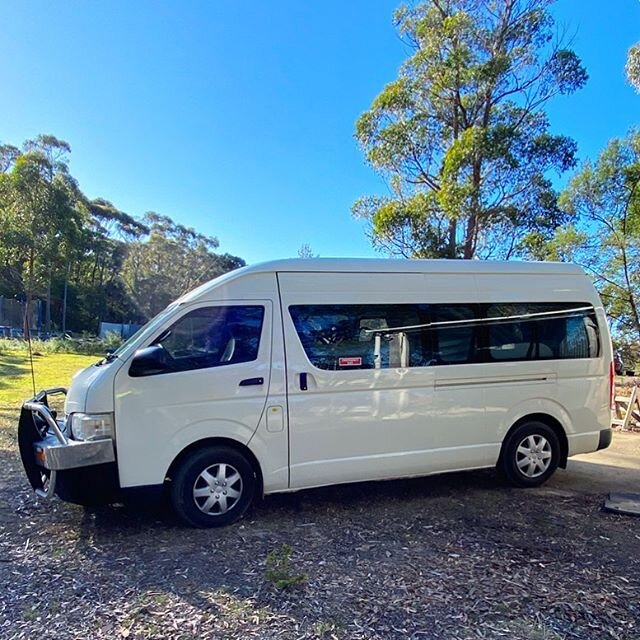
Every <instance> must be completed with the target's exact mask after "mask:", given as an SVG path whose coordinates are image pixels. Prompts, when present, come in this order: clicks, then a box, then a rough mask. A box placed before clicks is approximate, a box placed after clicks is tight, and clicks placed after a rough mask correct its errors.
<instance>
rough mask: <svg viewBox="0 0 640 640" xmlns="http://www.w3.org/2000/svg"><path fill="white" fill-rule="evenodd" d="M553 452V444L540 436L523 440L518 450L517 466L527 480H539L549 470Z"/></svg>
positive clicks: (531, 436)
mask: <svg viewBox="0 0 640 640" xmlns="http://www.w3.org/2000/svg"><path fill="white" fill-rule="evenodd" d="M552 456H553V452H552V450H551V443H550V442H549V441H548V440H547V439H546V438H545V437H544V436H541V435H539V434H532V435H530V436H527V437H526V438H523V439H522V441H521V442H520V444H519V445H518V448H517V449H516V466H517V467H518V470H519V471H520V473H522V474H523V475H524V476H526V477H527V478H538V477H539V476H541V475H542V474H543V473H545V472H546V471H547V469H549V466H550V465H551V458H552Z"/></svg>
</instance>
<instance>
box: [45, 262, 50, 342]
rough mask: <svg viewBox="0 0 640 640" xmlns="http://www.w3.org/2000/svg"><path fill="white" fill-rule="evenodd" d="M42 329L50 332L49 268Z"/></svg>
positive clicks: (47, 332)
mask: <svg viewBox="0 0 640 640" xmlns="http://www.w3.org/2000/svg"><path fill="white" fill-rule="evenodd" d="M44 331H45V333H46V334H47V335H48V334H50V333H51V270H49V281H48V282H47V303H46V307H45V311H44Z"/></svg>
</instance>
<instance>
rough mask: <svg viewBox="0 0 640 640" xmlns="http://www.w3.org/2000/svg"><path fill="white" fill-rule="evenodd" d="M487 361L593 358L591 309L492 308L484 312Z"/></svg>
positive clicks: (575, 306) (595, 338)
mask: <svg viewBox="0 0 640 640" xmlns="http://www.w3.org/2000/svg"><path fill="white" fill-rule="evenodd" d="M487 326H488V337H489V345H488V353H489V361H503V360H563V359H569V358H596V357H598V355H599V354H600V340H599V336H598V325H597V322H596V317H595V312H594V311H593V307H591V306H590V305H587V304H582V303H562V304H557V303H549V304H543V303H517V304H494V305H490V306H489V307H488V308H487Z"/></svg>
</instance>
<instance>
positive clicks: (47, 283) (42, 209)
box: [0, 136, 83, 325]
mask: <svg viewBox="0 0 640 640" xmlns="http://www.w3.org/2000/svg"><path fill="white" fill-rule="evenodd" d="M67 150H68V145H67V143H65V142H63V141H60V140H58V139H57V138H54V137H53V136H39V137H38V138H36V139H34V140H31V141H27V143H25V146H24V150H23V152H21V153H18V154H15V153H13V152H12V155H13V158H12V160H11V164H10V166H9V167H8V168H7V170H6V171H5V172H4V173H2V174H1V175H0V194H1V199H2V205H1V207H2V212H1V218H0V234H1V236H2V238H1V244H2V245H3V247H4V249H3V253H4V254H5V260H6V263H7V264H8V265H10V269H9V272H10V274H11V276H12V277H13V280H14V284H15V286H16V288H17V289H18V290H19V291H21V292H22V293H23V294H24V298H25V302H26V305H25V309H29V307H30V303H31V300H32V298H33V296H34V294H35V293H36V292H37V291H38V290H40V291H42V290H44V291H46V299H47V306H46V318H47V325H50V301H51V281H52V277H53V274H54V271H55V270H56V269H58V268H59V267H60V264H61V253H62V251H63V248H64V247H65V245H69V244H70V243H73V241H74V240H73V238H74V237H75V236H76V235H77V232H78V230H79V229H80V227H81V226H82V224H83V222H82V219H81V218H82V214H81V212H80V211H79V210H78V209H77V208H76V206H75V203H76V199H77V194H78V189H77V184H76V183H75V181H74V180H73V178H72V177H71V176H70V175H69V173H68V171H67V166H66V162H65V154H66V151H67ZM25 318H26V316H25Z"/></svg>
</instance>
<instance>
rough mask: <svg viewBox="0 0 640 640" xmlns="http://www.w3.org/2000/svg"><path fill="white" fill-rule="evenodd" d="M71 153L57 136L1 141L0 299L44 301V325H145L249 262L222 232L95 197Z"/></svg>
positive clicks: (93, 328)
mask: <svg viewBox="0 0 640 640" xmlns="http://www.w3.org/2000/svg"><path fill="white" fill-rule="evenodd" d="M70 151H71V148H70V146H69V144H68V143H66V142H65V141H63V140H59V139H57V138H56V137H55V136H52V135H40V136H37V137H36V138H34V139H33V140H27V141H26V142H25V143H24V145H23V147H22V149H21V150H20V149H18V148H17V147H14V146H12V145H6V144H5V145H0V296H6V297H8V298H13V297H20V298H21V299H23V300H26V301H27V302H28V301H29V300H31V299H33V298H36V297H37V298H40V299H43V300H45V301H46V308H47V313H46V315H47V317H50V318H51V323H50V326H46V327H45V330H46V331H50V330H53V329H54V328H57V329H59V330H62V331H63V332H66V331H91V332H93V333H96V332H97V330H98V322H99V321H100V320H103V321H113V322H144V321H145V320H147V319H148V318H150V317H151V316H153V315H155V313H156V312H157V311H159V310H160V309H161V308H163V307H164V306H166V305H167V304H168V303H169V302H170V301H172V300H174V299H175V298H176V297H178V296H179V295H181V294H182V293H185V292H186V291H188V290H189V289H192V288H193V287H195V286H197V285H199V284H201V283H202V282H204V281H206V280H209V279H211V278H214V277H216V276H218V275H220V274H222V273H224V272H226V271H229V270H231V269H234V268H237V267H239V266H242V265H244V261H242V260H241V259H240V258H237V257H235V256H230V255H228V254H225V255H220V254H217V253H216V252H215V249H217V247H218V241H217V239H216V238H212V237H209V236H205V235H202V234H199V233H198V232H196V231H195V230H194V229H190V228H187V227H184V226H182V225H180V224H177V223H175V222H174V221H173V220H172V219H171V218H169V217H167V216H160V215H158V214H155V213H149V214H147V215H146V216H145V218H144V219H143V220H137V219H136V218H134V217H133V216H131V215H129V214H127V213H125V212H123V211H120V210H119V209H118V208H117V207H115V206H114V205H113V204H112V203H111V202H109V201H108V200H105V199H103V198H98V199H95V200H90V199H88V198H87V197H86V196H85V195H84V194H83V193H82V192H81V190H80V188H79V187H78V184H77V183H76V181H75V180H74V179H73V177H72V176H71V175H70V173H69V168H68V156H69V153H70ZM47 324H48V325H49V323H47ZM63 348H66V347H63Z"/></svg>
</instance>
